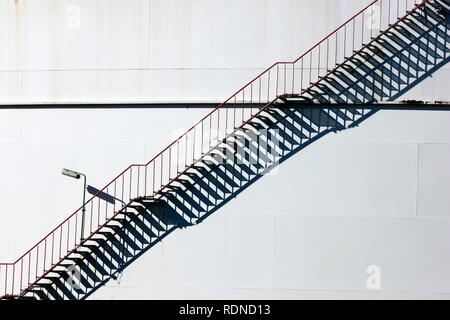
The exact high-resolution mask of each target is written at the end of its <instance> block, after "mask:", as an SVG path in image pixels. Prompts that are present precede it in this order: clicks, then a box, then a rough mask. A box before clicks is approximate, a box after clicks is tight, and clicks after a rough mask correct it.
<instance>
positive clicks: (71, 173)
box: [61, 168, 83, 179]
mask: <svg viewBox="0 0 450 320" xmlns="http://www.w3.org/2000/svg"><path fill="white" fill-rule="evenodd" d="M61 173H62V174H63V175H65V176H68V177H71V178H75V179H80V178H81V176H82V175H83V174H82V173H79V172H76V171H73V170H69V169H65V168H64V169H62V171H61Z"/></svg>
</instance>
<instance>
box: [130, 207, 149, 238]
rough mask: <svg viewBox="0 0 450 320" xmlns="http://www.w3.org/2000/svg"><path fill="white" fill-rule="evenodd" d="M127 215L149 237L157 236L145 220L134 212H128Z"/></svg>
mask: <svg viewBox="0 0 450 320" xmlns="http://www.w3.org/2000/svg"><path fill="white" fill-rule="evenodd" d="M126 214H127V216H128V217H129V218H130V219H131V221H133V222H134V223H135V224H136V225H137V226H138V227H139V228H140V229H141V230H142V231H143V232H144V233H145V234H146V235H147V236H148V237H150V238H155V237H156V234H155V233H154V232H153V231H152V230H151V229H150V227H148V226H147V225H146V224H145V222H144V221H142V220H141V219H139V217H138V216H137V215H136V214H135V213H133V212H127V213H126Z"/></svg>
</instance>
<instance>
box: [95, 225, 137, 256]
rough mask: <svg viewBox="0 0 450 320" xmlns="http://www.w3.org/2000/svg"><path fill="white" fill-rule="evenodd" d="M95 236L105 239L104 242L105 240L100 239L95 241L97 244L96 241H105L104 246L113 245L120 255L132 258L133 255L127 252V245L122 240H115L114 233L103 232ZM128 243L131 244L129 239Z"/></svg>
mask: <svg viewBox="0 0 450 320" xmlns="http://www.w3.org/2000/svg"><path fill="white" fill-rule="evenodd" d="M97 234H99V235H102V236H104V237H105V238H106V240H105V239H100V238H99V239H96V241H97V242H98V241H100V242H102V240H105V241H106V242H105V243H104V244H105V245H107V244H108V243H109V242H110V243H111V244H112V245H114V246H115V247H116V248H117V249H118V251H119V252H120V254H121V255H123V256H125V257H132V256H133V253H131V252H130V251H128V245H129V243H128V242H126V241H125V240H123V239H118V238H116V234H117V233H116V232H115V231H113V232H111V231H107V230H105V231H99V232H98V233H97ZM129 241H130V242H131V241H132V240H131V239H130V240H129ZM102 243H103V242H102ZM104 248H105V249H106V247H105V246H104ZM133 250H134V249H133Z"/></svg>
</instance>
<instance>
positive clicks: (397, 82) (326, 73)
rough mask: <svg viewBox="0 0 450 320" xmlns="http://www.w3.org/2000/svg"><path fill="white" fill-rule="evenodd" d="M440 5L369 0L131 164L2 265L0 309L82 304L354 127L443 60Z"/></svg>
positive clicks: (443, 3) (448, 12)
mask: <svg viewBox="0 0 450 320" xmlns="http://www.w3.org/2000/svg"><path fill="white" fill-rule="evenodd" d="M449 35H450V0H424V1H423V0H376V1H372V2H371V3H370V4H369V5H368V6H366V7H365V8H363V9H362V10H361V11H360V12H358V13H357V14H356V15H354V16H353V17H351V18H350V19H349V20H347V21H346V22H345V23H344V24H343V25H341V26H340V27H339V28H337V29H336V30H334V31H333V32H331V33H330V34H329V35H328V36H327V37H325V38H324V39H323V40H321V41H320V42H319V43H318V44H316V45H315V46H314V47H313V48H312V49H311V50H309V51H308V52H306V53H305V54H303V55H302V56H301V57H299V58H298V59H297V60H295V61H293V62H278V63H275V64H274V65H272V66H271V67H270V68H269V69H267V70H266V71H264V72H263V73H261V74H260V75H258V76H257V77H256V78H255V79H253V80H252V81H251V82H249V83H248V84H247V85H246V86H244V87H243V88H242V89H240V90H239V91H238V92H237V93H235V94H234V95H233V96H231V97H230V98H229V99H228V100H226V101H225V102H224V103H222V104H221V105H219V106H218V107H217V108H216V109H214V110H213V111H212V112H211V113H209V114H208V115H206V116H205V117H204V118H203V119H201V120H200V121H199V122H198V123H197V124H196V125H194V126H193V127H192V128H191V129H189V130H188V131H187V132H186V133H185V134H183V135H182V136H180V137H179V138H178V139H177V140H176V141H174V142H173V143H172V144H171V145H169V146H168V147H167V148H165V149H164V150H163V151H162V152H161V153H159V154H158V155H157V156H156V157H155V158H153V159H152V160H150V161H149V162H148V163H146V164H143V165H137V164H135V165H131V166H129V167H128V168H127V169H126V170H124V171H123V172H122V173H120V174H119V175H118V176H117V177H116V178H114V179H113V180H112V181H111V182H110V183H109V184H108V185H107V186H106V187H105V188H103V189H102V190H101V191H99V192H98V193H97V194H96V196H94V197H92V198H91V199H89V200H88V201H87V202H86V203H85V205H84V209H85V211H84V210H83V208H79V209H78V210H77V211H75V212H74V213H73V214H72V215H70V216H69V217H68V218H67V219H66V220H64V221H63V222H62V223H61V224H60V225H58V226H57V227H56V228H55V229H54V230H52V231H51V232H50V233H49V234H48V235H46V236H45V237H44V238H43V239H42V240H41V241H40V242H38V243H37V244H36V245H35V246H34V247H32V248H31V249H30V250H29V251H27V252H26V253H25V254H24V255H22V256H21V257H20V258H19V259H17V260H16V261H15V262H13V263H5V264H0V295H2V296H3V299H16V298H21V299H42V300H46V299H50V300H53V299H86V298H87V297H89V296H90V295H91V294H92V293H93V292H95V290H97V289H98V288H100V287H101V286H102V285H104V284H105V283H106V282H108V281H109V280H110V279H114V278H116V277H117V276H118V274H119V273H120V272H121V271H122V270H123V269H124V268H126V267H127V266H128V265H129V264H131V263H132V262H133V261H135V260H136V259H138V258H139V257H140V256H141V255H142V254H144V253H145V252H146V251H147V250H149V249H150V248H152V247H153V246H154V245H156V244H157V243H158V242H160V241H162V240H163V239H164V238H165V237H166V236H167V235H169V234H170V233H171V232H173V231H175V230H177V229H179V228H186V227H190V226H193V225H195V224H198V223H201V222H202V221H203V220H204V219H205V218H207V217H208V216H209V215H211V214H213V213H214V212H215V211H217V210H219V209H220V208H221V207H222V206H223V205H225V204H226V203H227V202H228V201H230V200H231V199H233V198H234V197H235V196H236V195H238V194H239V193H241V192H242V191H244V190H245V189H246V188H247V187H249V186H250V185H252V184H253V183H254V182H256V181H257V180H258V179H260V178H261V177H263V176H264V175H265V174H267V173H269V172H271V171H272V170H276V167H277V166H278V165H279V164H280V163H282V162H284V161H286V160H287V159H289V158H290V157H291V156H293V155H295V154H296V153H297V152H298V151H300V150H302V149H303V148H305V147H306V146H308V145H309V144H310V143H312V142H314V141H315V140H317V139H320V138H321V137H323V136H325V135H326V134H328V133H330V132H337V131H340V130H344V129H347V128H351V127H354V126H357V125H358V124H359V123H361V122H362V121H364V120H365V119H367V118H368V117H370V116H371V115H373V114H374V113H375V112H377V111H378V109H377V107H376V104H377V103H378V102H382V101H389V100H394V99H396V98H398V97H400V96H401V95H402V94H403V93H405V92H406V91H407V90H409V89H411V88H412V87H413V86H415V85H417V84H418V83H420V82H421V81H423V80H424V79H426V78H427V77H428V76H430V75H431V74H432V73H433V72H434V71H436V70H437V69H438V68H440V67H441V66H443V65H444V64H445V63H447V62H448V60H449V58H450V56H449V52H450V43H449Z"/></svg>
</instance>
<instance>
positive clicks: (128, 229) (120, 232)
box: [106, 223, 148, 250]
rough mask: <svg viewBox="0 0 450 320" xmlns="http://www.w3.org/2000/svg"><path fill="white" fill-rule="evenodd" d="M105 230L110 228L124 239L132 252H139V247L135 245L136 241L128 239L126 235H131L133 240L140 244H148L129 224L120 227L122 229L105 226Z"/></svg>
mask: <svg viewBox="0 0 450 320" xmlns="http://www.w3.org/2000/svg"><path fill="white" fill-rule="evenodd" d="M106 227H107V228H111V229H113V230H115V231H116V232H117V233H118V235H119V236H120V237H121V238H122V239H124V240H125V241H126V242H127V243H128V244H130V246H131V247H132V248H133V249H134V250H141V247H139V246H138V245H137V244H136V241H134V240H133V239H131V238H130V236H129V235H128V233H129V234H131V235H132V236H133V237H134V238H135V239H137V240H138V241H139V242H140V243H141V244H143V245H145V244H148V241H147V239H145V238H144V237H143V236H142V234H140V233H139V232H138V231H137V230H136V228H135V227H133V226H132V225H131V224H130V223H128V224H125V225H122V227H115V226H106Z"/></svg>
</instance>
